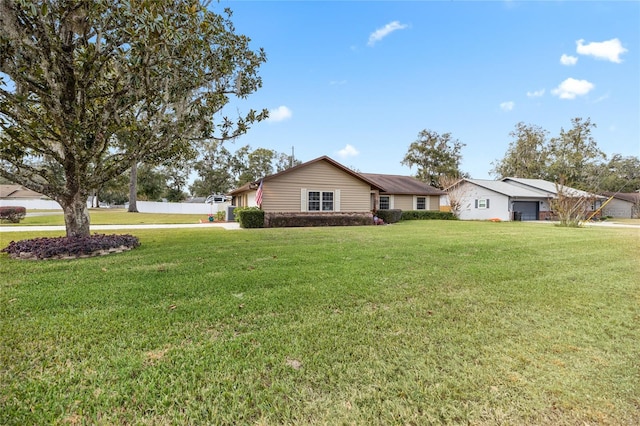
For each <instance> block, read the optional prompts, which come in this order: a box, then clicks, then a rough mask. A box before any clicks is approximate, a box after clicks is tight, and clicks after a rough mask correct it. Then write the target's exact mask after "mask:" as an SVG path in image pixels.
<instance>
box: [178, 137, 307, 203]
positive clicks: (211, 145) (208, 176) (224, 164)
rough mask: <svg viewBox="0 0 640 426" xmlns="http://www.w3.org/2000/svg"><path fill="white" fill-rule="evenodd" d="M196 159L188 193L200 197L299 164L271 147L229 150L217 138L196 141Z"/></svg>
mask: <svg viewBox="0 0 640 426" xmlns="http://www.w3.org/2000/svg"><path fill="white" fill-rule="evenodd" d="M200 152H201V154H200V159H199V160H198V161H197V162H196V163H195V165H194V170H195V171H197V172H198V178H197V179H196V180H194V182H193V185H191V186H190V187H189V189H190V191H191V194H192V195H195V196H199V197H204V196H207V195H209V194H224V193H226V192H228V191H230V190H231V189H233V188H236V187H238V186H242V185H244V184H245V183H247V182H255V181H257V180H258V179H260V178H262V177H264V176H268V175H270V174H273V173H274V170H275V172H281V171H283V170H286V169H288V168H289V167H292V166H296V165H298V164H302V163H301V161H299V160H296V159H293V158H291V156H289V155H287V154H284V153H278V152H277V151H275V150H271V149H266V148H256V149H255V150H252V149H251V147H250V146H249V145H245V146H242V147H240V148H238V149H237V150H236V152H235V153H231V152H230V151H229V150H228V149H227V148H225V147H224V145H223V143H222V142H221V141H206V142H203V143H201V144H200Z"/></svg>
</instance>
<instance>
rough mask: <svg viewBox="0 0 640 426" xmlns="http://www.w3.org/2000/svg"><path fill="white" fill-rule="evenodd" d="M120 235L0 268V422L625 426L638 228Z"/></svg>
mask: <svg viewBox="0 0 640 426" xmlns="http://www.w3.org/2000/svg"><path fill="white" fill-rule="evenodd" d="M132 232H133V233H134V234H135V235H136V236H138V237H139V238H140V240H141V242H142V246H141V247H140V248H138V249H136V250H133V251H131V252H127V253H122V254H118V255H111V256H106V257H101V258H92V259H84V260H75V261H46V262H24V261H22V262H21V261H14V260H11V259H8V258H7V256H6V255H2V256H0V274H1V275H2V276H3V281H2V283H1V284H0V288H1V289H2V291H0V318H1V329H0V336H1V337H0V339H1V341H0V365H1V369H0V424H16V425H17V424H20V425H22V424H45V423H46V424H84V423H87V424H143V425H144V424H149V425H151V424H259V425H268V424H269V425H270V424H366V425H370V424H373V425H375V424H380V425H383V424H384V425H387V424H434V423H436V424H441V423H444V424H476V425H498V424H500V425H502V424H553V425H574V424H576V425H578V424H579V425H582V424H612V425H620V424H638V423H640V332H639V331H638V330H640V283H639V282H638V276H640V262H638V260H639V255H638V253H640V251H639V249H640V239H639V238H638V234H637V231H636V230H629V229H609V228H607V229H604V228H578V229H573V228H559V227H554V226H547V225H540V224H535V225H534V224H527V223H484V222H449V221H414V222H404V223H400V224H396V225H392V226H384V227H350V228H301V229H268V230H244V231H238V232H228V231H224V230H219V229H210V228H207V229H187V230H183V229H181V230H153V231H151V230H140V231H138V230H135V231H132ZM47 235H52V234H50V233H48V234H47ZM33 236H35V234H31V233H20V234H17V233H16V234H12V233H8V234H0V238H2V239H3V244H2V245H3V246H4V245H6V244H4V243H5V238H6V241H9V240H10V239H11V238H15V239H18V238H19V239H22V238H31V237H33Z"/></svg>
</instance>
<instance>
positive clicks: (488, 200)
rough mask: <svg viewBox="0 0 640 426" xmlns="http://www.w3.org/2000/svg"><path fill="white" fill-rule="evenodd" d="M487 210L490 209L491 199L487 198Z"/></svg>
mask: <svg viewBox="0 0 640 426" xmlns="http://www.w3.org/2000/svg"><path fill="white" fill-rule="evenodd" d="M487 208H489V199H488V198H487Z"/></svg>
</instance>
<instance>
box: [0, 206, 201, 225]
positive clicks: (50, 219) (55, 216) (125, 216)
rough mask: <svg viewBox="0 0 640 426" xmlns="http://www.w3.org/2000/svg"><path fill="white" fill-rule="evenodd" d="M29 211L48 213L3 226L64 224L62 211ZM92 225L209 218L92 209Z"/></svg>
mask: <svg viewBox="0 0 640 426" xmlns="http://www.w3.org/2000/svg"><path fill="white" fill-rule="evenodd" d="M29 213H46V214H44V215H42V216H27V217H26V218H24V219H23V220H21V221H20V223H16V224H13V223H6V222H3V223H2V226H24V225H62V226H63V225H64V216H63V215H62V210H60V211H57V212H56V211H42V212H40V211H36V210H34V211H30V212H29ZM89 216H90V217H91V224H92V225H138V224H159V223H198V222H199V221H200V220H203V221H206V220H208V215H206V214H171V213H129V212H127V211H126V210H123V209H90V210H89Z"/></svg>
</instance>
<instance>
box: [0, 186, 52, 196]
mask: <svg viewBox="0 0 640 426" xmlns="http://www.w3.org/2000/svg"><path fill="white" fill-rule="evenodd" d="M42 197H43V195H42V194H40V193H39V192H36V191H32V190H30V189H27V188H25V187H23V186H21V185H0V198H42Z"/></svg>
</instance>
